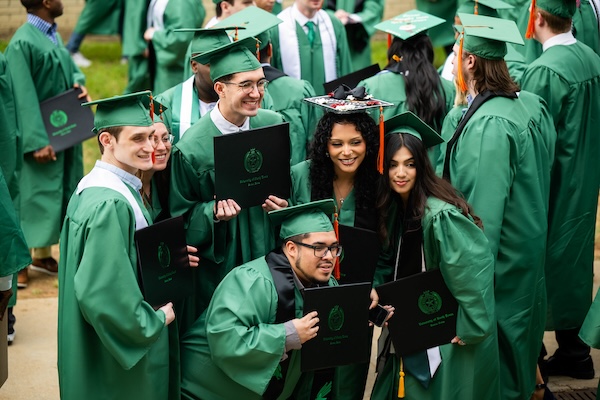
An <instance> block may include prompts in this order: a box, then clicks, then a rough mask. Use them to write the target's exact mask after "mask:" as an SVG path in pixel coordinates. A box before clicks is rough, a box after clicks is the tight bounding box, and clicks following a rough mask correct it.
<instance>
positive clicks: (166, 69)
mask: <svg viewBox="0 0 600 400" xmlns="http://www.w3.org/2000/svg"><path fill="white" fill-rule="evenodd" d="M205 16H206V12H205V11H204V6H203V5H202V2H199V1H198V0H169V1H168V4H167V7H166V8H165V11H164V14H163V24H164V26H163V27H162V28H161V29H157V30H156V31H155V32H154V36H153V37H152V45H153V46H154V52H155V55H156V58H155V62H156V75H155V77H154V84H153V89H152V90H153V91H154V92H155V93H161V92H164V91H165V90H167V89H168V88H170V87H173V86H175V85H177V84H178V83H180V82H181V77H182V76H183V69H184V64H185V62H186V50H187V47H188V44H189V43H190V42H191V40H192V38H193V37H194V32H174V29H178V28H202V23H203V22H204V17H205Z"/></svg>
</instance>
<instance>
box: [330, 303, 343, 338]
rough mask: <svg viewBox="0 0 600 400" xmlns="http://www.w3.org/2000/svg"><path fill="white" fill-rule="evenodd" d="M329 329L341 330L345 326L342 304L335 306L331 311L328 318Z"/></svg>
mask: <svg viewBox="0 0 600 400" xmlns="http://www.w3.org/2000/svg"><path fill="white" fill-rule="evenodd" d="M327 322H328V324H329V329H331V330H332V331H334V332H335V331H339V330H340V329H342V327H343V326H344V310H342V308H341V307H340V306H334V307H333V308H332V309H331V311H329V319H328V321H327Z"/></svg>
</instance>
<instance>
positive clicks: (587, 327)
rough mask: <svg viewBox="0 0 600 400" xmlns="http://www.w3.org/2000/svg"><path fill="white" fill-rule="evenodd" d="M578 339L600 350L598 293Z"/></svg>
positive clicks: (599, 299)
mask: <svg viewBox="0 0 600 400" xmlns="http://www.w3.org/2000/svg"><path fill="white" fill-rule="evenodd" d="M579 337H580V338H581V340H583V341H584V342H585V343H586V344H587V345H589V346H591V347H593V348H595V349H600V296H598V293H596V298H595V299H594V302H593V303H592V306H591V307H590V310H589V311H588V313H587V316H586V317H585V320H584V321H583V325H582V327H581V330H580V332H579ZM598 389H600V382H598Z"/></svg>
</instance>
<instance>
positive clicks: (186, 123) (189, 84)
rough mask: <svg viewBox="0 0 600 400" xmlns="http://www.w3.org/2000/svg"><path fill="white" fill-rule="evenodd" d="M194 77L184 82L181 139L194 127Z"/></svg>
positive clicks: (180, 122)
mask: <svg viewBox="0 0 600 400" xmlns="http://www.w3.org/2000/svg"><path fill="white" fill-rule="evenodd" d="M195 77H196V76H195V75H192V76H191V77H190V78H189V79H188V80H186V81H185V82H183V87H182V88H181V106H180V111H179V139H181V138H182V137H183V134H184V133H185V131H187V130H188V129H190V126H192V102H193V101H194V78H195Z"/></svg>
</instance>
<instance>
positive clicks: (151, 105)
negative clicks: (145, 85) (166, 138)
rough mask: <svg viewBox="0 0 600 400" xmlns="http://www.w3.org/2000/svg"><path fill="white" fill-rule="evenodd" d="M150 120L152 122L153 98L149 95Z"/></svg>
mask: <svg viewBox="0 0 600 400" xmlns="http://www.w3.org/2000/svg"><path fill="white" fill-rule="evenodd" d="M150 119H151V120H152V121H154V97H152V94H151V95H150Z"/></svg>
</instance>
